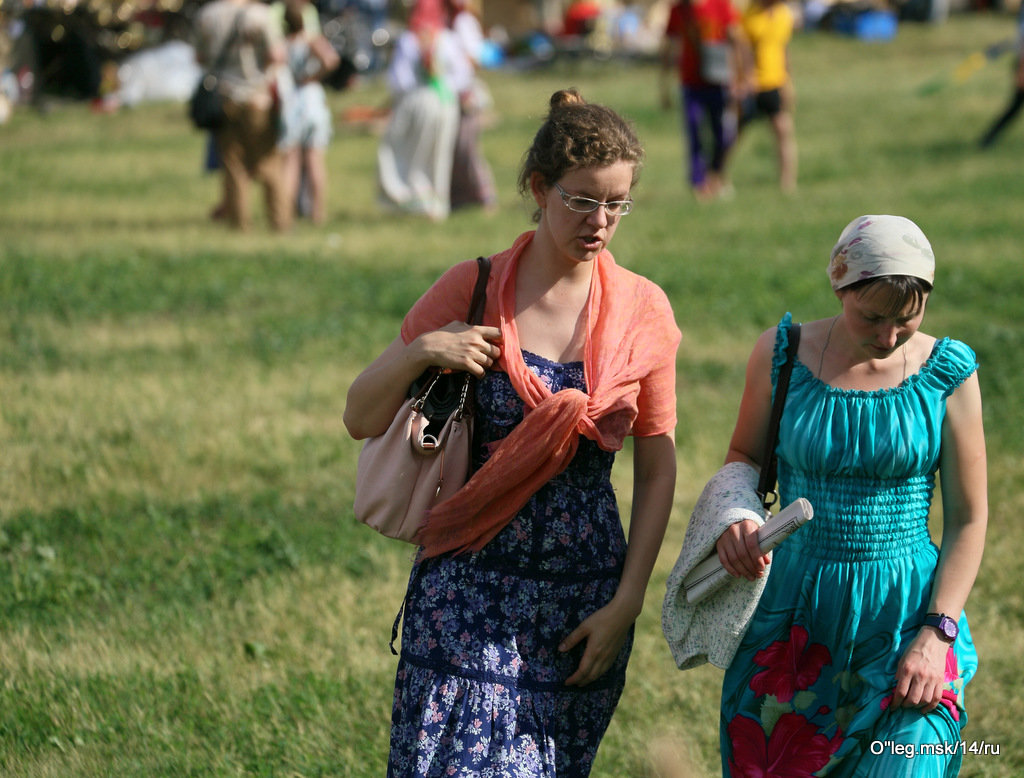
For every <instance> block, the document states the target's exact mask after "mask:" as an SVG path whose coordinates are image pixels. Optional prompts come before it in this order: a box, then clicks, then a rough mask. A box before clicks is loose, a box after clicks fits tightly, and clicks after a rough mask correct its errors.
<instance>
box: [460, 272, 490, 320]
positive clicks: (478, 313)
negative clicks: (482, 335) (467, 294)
mask: <svg viewBox="0 0 1024 778" xmlns="http://www.w3.org/2000/svg"><path fill="white" fill-rule="evenodd" d="M476 269H477V274H476V286H475V287H473V298H472V300H471V301H470V303H469V315H468V316H467V317H466V324H482V323H483V320H484V308H485V307H486V303H487V279H488V277H490V275H491V260H490V257H477V258H476Z"/></svg>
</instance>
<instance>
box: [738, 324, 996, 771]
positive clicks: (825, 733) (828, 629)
mask: <svg viewBox="0 0 1024 778" xmlns="http://www.w3.org/2000/svg"><path fill="white" fill-rule="evenodd" d="M790 325H791V318H790V315H789V314H788V313H787V314H786V315H785V317H783V319H782V321H781V322H780V323H779V327H778V334H777V336H776V342H775V354H774V359H773V364H772V385H773V386H774V384H775V380H776V378H777V376H778V371H779V367H780V366H781V365H782V363H783V362H784V361H785V359H786V356H785V349H786V344H787V343H788V334H789V328H790ZM977 367H978V364H977V361H976V358H975V354H974V352H973V351H972V350H971V349H970V348H969V347H968V346H966V345H965V344H963V343H961V342H959V341H955V340H950V339H949V338H944V339H941V340H937V341H936V343H935V346H934V348H933V349H932V353H931V355H930V357H929V358H928V360H927V362H926V363H925V364H924V365H923V366H922V367H921V370H920V371H919V372H918V373H916V374H914V375H911V376H909V377H907V378H906V379H905V380H904V381H903V382H902V383H901V384H900V385H899V386H898V387H895V388H893V389H886V390H880V391H873V392H864V391H851V390H843V389H836V388H833V387H831V386H828V385H827V384H825V383H823V382H821V381H820V380H818V378H816V377H815V376H814V374H813V373H812V372H811V371H810V370H809V369H808V368H807V366H805V365H804V364H803V363H801V362H800V360H799V359H797V360H796V362H795V363H794V365H793V374H792V379H791V383H790V388H789V394H788V396H787V398H786V408H785V412H784V414H783V417H782V422H781V426H780V430H779V442H778V446H777V452H778V458H779V492H780V504H781V505H787V504H788V503H789V502H791V501H792V500H794V499H796V498H797V497H806V498H807V499H808V500H810V502H811V504H812V505H813V506H814V518H813V519H812V520H811V521H810V522H808V523H807V524H805V525H804V526H803V527H801V528H800V529H799V530H798V531H797V532H796V533H794V534H793V535H792V536H790V538H789V539H788V540H786V541H785V542H784V543H782V544H781V545H780V546H779V547H778V548H776V549H775V553H774V558H773V561H772V564H771V568H770V569H771V573H770V575H769V577H768V582H767V585H766V587H765V591H764V595H763V596H762V598H761V600H760V602H759V604H758V608H757V611H756V613H755V615H754V618H753V620H752V621H751V624H750V628H749V629H748V631H747V633H746V635H745V636H744V638H743V641H742V643H741V644H740V647H739V649H738V651H737V653H736V656H735V658H734V659H733V661H732V664H731V665H730V666H729V669H728V670H727V671H726V673H725V676H724V679H723V686H722V707H721V716H722V718H721V724H720V735H721V747H722V772H723V775H727V776H734V777H735V776H747V775H759V776H760V775H786V776H794V777H795V776H823V775H828V776H843V777H844V778H845V777H846V776H879V778H882V777H884V778H894V777H896V778H898V777H899V776H906V777H907V778H911V776H913V778H922V777H925V778H931V777H932V776H953V775H956V774H957V772H958V771H959V768H960V762H961V760H962V756H963V754H962V752H963V742H962V741H961V739H960V728H961V727H962V726H963V725H964V724H965V723H966V713H965V710H964V704H963V694H964V686H965V685H966V683H967V682H968V681H969V680H970V678H971V677H972V676H973V675H974V672H975V670H976V668H977V653H976V652H975V649H974V644H973V642H972V640H971V635H970V631H969V630H968V627H967V620H966V617H965V616H964V615H963V614H960V616H959V624H960V635H959V637H958V638H957V640H956V642H955V644H954V645H953V646H951V647H950V651H949V655H948V657H947V662H946V681H947V685H946V690H945V692H944V695H943V703H942V704H940V705H939V707H938V708H937V709H936V710H935V711H933V712H931V713H929V714H922V713H921V712H920V711H917V710H913V709H908V708H890V707H889V702H890V701H891V699H892V692H893V687H894V682H895V681H894V679H895V675H896V666H897V663H898V661H899V658H900V656H901V655H902V654H903V652H904V650H905V649H906V647H907V645H908V644H909V643H910V641H911V640H913V638H914V636H915V635H916V634H917V632H918V629H919V627H920V625H921V622H922V620H923V618H924V615H925V612H926V611H927V609H928V600H929V596H930V593H931V586H932V579H933V577H934V574H935V566H936V563H937V561H938V549H937V548H936V546H935V544H934V543H933V542H932V540H931V537H930V536H929V533H928V511H929V506H930V505H931V501H932V496H933V493H934V490H935V473H936V470H937V468H938V465H939V449H940V443H941V432H942V422H943V417H944V416H945V407H946V398H947V397H949V395H950V394H952V392H953V391H954V390H955V389H956V388H957V387H958V386H959V385H960V384H961V383H963V381H964V380H966V379H967V378H968V377H969V376H970V375H972V374H973V373H974V372H975V370H977ZM911 755H912V756H913V758H908V757H909V756H911Z"/></svg>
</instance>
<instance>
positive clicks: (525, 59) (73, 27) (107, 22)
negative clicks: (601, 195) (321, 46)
mask: <svg viewBox="0 0 1024 778" xmlns="http://www.w3.org/2000/svg"><path fill="white" fill-rule="evenodd" d="M205 2H206V0H0V95H2V99H3V100H5V101H6V105H5V107H4V108H5V110H6V111H9V110H10V109H12V108H13V107H16V106H17V105H19V104H34V105H36V106H39V107H44V106H45V105H46V102H47V100H48V99H49V98H54V97H59V98H72V99H87V100H96V101H99V102H97V105H98V106H101V105H102V106H106V107H108V108H109V107H113V106H115V105H131V104H136V103H138V102H141V101H143V100H162V99H179V98H180V99H184V98H185V97H187V96H188V94H189V93H190V92H191V90H192V88H193V86H194V84H195V81H196V80H197V79H198V77H199V67H198V65H197V64H196V61H195V56H194V53H193V48H192V47H193V36H194V23H193V22H194V19H195V16H196V14H197V13H198V10H199V8H200V7H201V6H202V5H204V4H205ZM1014 2H1015V0H802V1H801V2H800V3H799V4H798V5H799V6H800V7H799V11H800V14H801V17H802V18H803V19H804V27H805V28H809V29H813V28H816V27H817V28H822V29H838V30H839V31H842V32H846V31H849V32H851V33H854V34H864V35H870V34H876V35H884V34H886V29H885V26H886V25H885V20H886V19H893V20H898V21H941V20H942V19H944V18H945V16H946V15H947V14H948V13H950V12H956V11H961V10H972V9H983V8H993V7H995V8H999V7H1000V5H1001V4H1002V3H1014ZM313 5H314V6H315V8H316V12H317V14H318V15H319V17H320V21H321V28H322V30H323V34H324V35H325V36H326V37H327V38H328V40H330V42H331V44H332V45H333V46H334V48H335V49H336V50H337V51H338V53H339V55H340V64H339V66H338V67H337V69H336V70H335V71H334V72H333V73H332V74H331V75H330V76H329V77H328V78H327V80H326V85H327V86H328V87H329V88H336V89H344V88H346V87H347V86H348V85H350V84H351V83H352V78H353V77H356V76H361V75H369V74H373V73H377V72H381V71H383V70H384V69H385V68H386V66H387V62H388V60H389V57H390V55H391V51H392V49H393V47H394V44H395V41H396V40H397V39H398V36H399V34H400V32H401V30H402V29H403V28H404V26H405V25H406V23H407V21H408V19H409V17H410V15H411V13H412V10H413V9H412V5H413V3H412V2H411V0H314V2H313ZM670 5H671V3H670V2H669V0H480V2H478V4H477V7H476V8H475V9H474V10H475V12H476V13H477V15H478V16H479V18H480V20H481V22H482V27H483V29H484V31H485V34H486V39H485V41H484V46H483V52H482V55H481V64H482V66H484V67H530V66H538V65H540V66H542V65H543V64H544V63H546V62H550V61H552V60H553V59H555V58H557V57H559V56H579V55H581V54H583V55H587V56H599V57H600V56H623V57H654V56H656V53H657V49H658V46H659V42H660V39H661V35H662V33H663V31H664V24H665V20H666V19H667V17H668V14H669V7H670ZM872 10H874V11H879V12H881V15H878V14H875V15H872V16H871V17H870V18H871V19H873V21H874V23H873V25H871V28H870V29H869V25H868V24H866V23H861V24H859V25H857V24H851V20H855V19H858V18H867V14H866V12H869V11H872ZM1007 10H1012V9H1007ZM880 21H881V23H880Z"/></svg>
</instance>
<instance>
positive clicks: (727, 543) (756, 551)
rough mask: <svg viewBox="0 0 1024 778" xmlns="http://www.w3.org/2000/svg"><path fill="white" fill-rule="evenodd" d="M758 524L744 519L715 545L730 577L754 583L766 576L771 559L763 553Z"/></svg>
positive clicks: (731, 527) (730, 527)
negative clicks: (759, 540) (758, 540)
mask: <svg viewBox="0 0 1024 778" xmlns="http://www.w3.org/2000/svg"><path fill="white" fill-rule="evenodd" d="M757 529H758V527H757V522H756V521H753V520H752V519H744V520H743V521H738V522H736V523H735V524H731V525H730V526H729V529H727V530H726V531H725V532H723V533H722V535H721V537H719V538H718V542H717V543H716V544H715V548H716V549H717V550H718V559H719V560H720V561H721V562H722V567H724V568H725V569H726V571H727V572H728V573H729V575H732V576H734V577H736V578H746V579H747V580H748V581H754V580H756V579H758V578H760V577H761V576H763V575H764V573H765V570H766V569H767V568H768V563H769V561H770V557H769V556H768V555H767V554H762V553H761V546H760V545H759V544H758V542H757Z"/></svg>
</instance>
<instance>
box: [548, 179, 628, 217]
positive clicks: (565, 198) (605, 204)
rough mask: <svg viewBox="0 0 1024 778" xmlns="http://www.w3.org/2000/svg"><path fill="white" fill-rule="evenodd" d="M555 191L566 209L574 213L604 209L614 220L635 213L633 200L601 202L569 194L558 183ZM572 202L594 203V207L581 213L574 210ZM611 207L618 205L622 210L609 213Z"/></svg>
mask: <svg viewBox="0 0 1024 778" xmlns="http://www.w3.org/2000/svg"><path fill="white" fill-rule="evenodd" d="M555 189H557V190H558V194H559V195H561V197H562V202H563V203H564V204H565V207H566V208H568V209H569V210H570V211H572V212H573V213H594V212H595V211H596V210H597V209H598V208H604V212H605V213H606V214H607V215H608V216H609V217H611V218H613V219H617V218H619V217H620V216H628V215H629V214H630V213H631V212H632V211H633V200H631V199H630V200H608V201H606V202H601V201H600V200H595V199H594V198H592V197H583V196H582V195H574V194H569V193H568V192H566V191H565V190H564V189H562V187H561V186H559V185H558V184H557V183H556V184H555ZM570 200H585V201H586V202H588V203H593V204H594V207H593V208H591V209H589V210H586V211H581V210H580V209H578V208H573V207H572V206H571V205H569V201H570ZM610 205H612V206H615V205H617V206H619V207H620V209H621V210H619V211H618V212H612V211H609V210H608V206H610Z"/></svg>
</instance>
